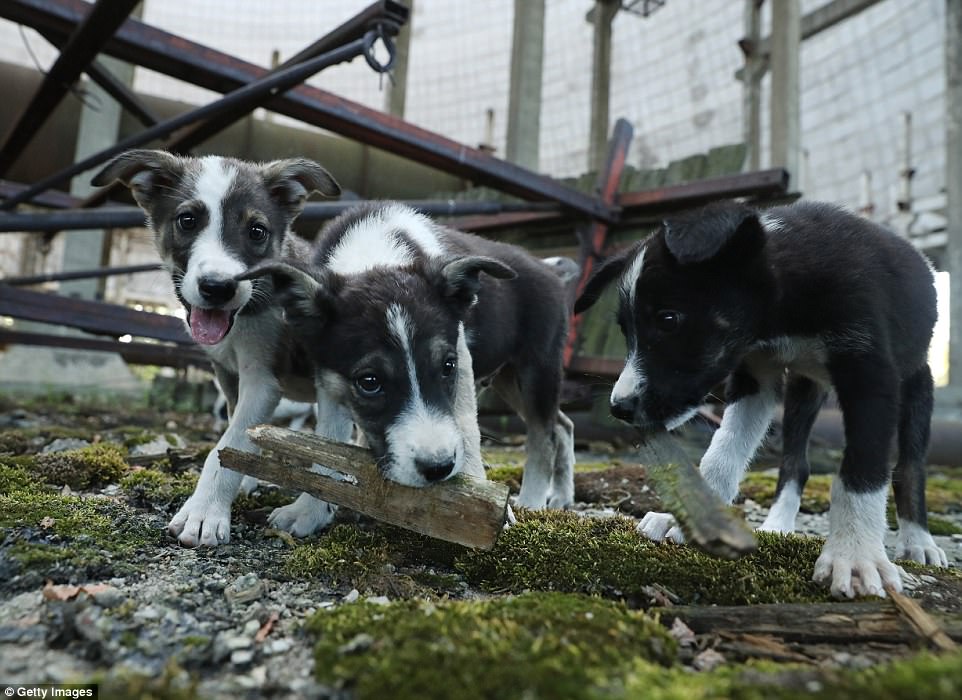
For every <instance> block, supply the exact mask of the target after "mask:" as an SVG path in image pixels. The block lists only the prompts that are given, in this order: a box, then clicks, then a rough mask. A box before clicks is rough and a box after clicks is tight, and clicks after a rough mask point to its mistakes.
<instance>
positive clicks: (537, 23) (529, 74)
mask: <svg viewBox="0 0 962 700" xmlns="http://www.w3.org/2000/svg"><path fill="white" fill-rule="evenodd" d="M543 57H544V0H514V32H513V35H512V39H511V87H510V92H509V95H508V138H507V145H506V148H505V151H506V153H505V157H506V158H507V159H508V160H509V161H511V162H512V163H516V164H518V165H521V166H523V167H525V168H529V169H530V170H537V169H538V141H539V137H540V133H541V72H542V63H543Z"/></svg>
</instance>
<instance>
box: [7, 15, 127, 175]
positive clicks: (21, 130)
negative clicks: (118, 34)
mask: <svg viewBox="0 0 962 700" xmlns="http://www.w3.org/2000/svg"><path fill="white" fill-rule="evenodd" d="M138 2H140V0H97V4H96V5H94V6H93V7H92V8H91V9H90V12H89V13H87V15H86V16H85V17H84V20H83V22H80V23H78V24H79V26H77V28H76V30H75V31H73V32H72V33H71V34H70V38H69V39H67V42H66V43H65V44H64V46H63V49H62V50H61V52H60V56H59V57H58V58H57V60H56V61H55V62H54V64H53V66H51V67H50V70H49V71H48V72H47V75H46V76H45V77H44V79H43V82H42V83H41V84H40V87H39V88H38V89H37V92H36V93H34V96H33V98H32V99H31V100H30V103H29V104H28V105H27V107H26V109H24V111H23V113H22V114H21V115H20V117H19V119H18V120H17V121H16V123H15V124H14V126H13V128H12V129H10V131H9V132H8V133H7V136H6V138H5V139H4V141H3V146H0V175H2V174H3V173H5V172H6V171H7V170H9V169H10V166H11V165H13V163H14V162H15V161H16V160H17V158H19V157H20V154H22V153H23V151H24V150H25V149H26V148H27V146H28V145H29V144H30V141H31V140H32V139H33V137H34V136H35V135H36V133H37V132H38V131H39V130H40V127H42V126H43V125H44V123H45V122H46V121H47V118H48V117H49V116H50V115H51V114H52V113H53V110H54V109H55V108H56V106H57V105H58V104H60V100H62V99H63V96H64V95H66V94H67V91H68V90H69V89H70V86H71V85H73V83H74V82H75V81H76V80H77V78H78V77H79V76H80V74H81V73H82V72H83V70H84V68H85V67H86V66H87V64H88V63H90V61H92V60H93V58H94V56H96V55H97V54H98V53H99V51H100V47H101V46H102V45H103V44H104V42H105V41H107V39H109V38H110V36H111V35H112V34H113V33H114V32H115V31H116V29H117V27H119V26H120V25H121V24H122V23H123V21H124V20H125V19H126V18H127V16H128V15H129V14H130V11H131V10H133V9H134V7H135V6H136V5H137V3H138Z"/></svg>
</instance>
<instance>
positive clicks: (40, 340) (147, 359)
mask: <svg viewBox="0 0 962 700" xmlns="http://www.w3.org/2000/svg"><path fill="white" fill-rule="evenodd" d="M0 344H9V345H34V346H41V347H47V348H73V349H76V350H99V351H101V352H115V353H117V354H119V355H120V356H121V357H122V358H124V361H125V362H128V363H130V364H134V365H160V366H162V367H176V368H178V369H184V368H186V367H203V368H209V367H210V360H209V359H208V357H207V355H206V354H205V353H204V351H203V350H201V349H200V348H191V347H186V346H184V345H166V344H164V345H162V344H160V343H137V342H132V343H122V342H120V341H118V340H104V339H102V338H85V337H83V336H76V335H59V334H53V333H29V332H26V331H12V330H8V329H6V328H0Z"/></svg>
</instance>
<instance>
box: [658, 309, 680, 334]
mask: <svg viewBox="0 0 962 700" xmlns="http://www.w3.org/2000/svg"><path fill="white" fill-rule="evenodd" d="M683 320H684V316H683V315H682V314H681V313H679V312H678V311H672V310H670V309H663V310H662V311H659V312H658V313H656V314H655V328H657V329H658V330H659V331H661V332H662V333H674V332H675V331H677V330H678V329H679V328H680V327H681V322H682V321H683Z"/></svg>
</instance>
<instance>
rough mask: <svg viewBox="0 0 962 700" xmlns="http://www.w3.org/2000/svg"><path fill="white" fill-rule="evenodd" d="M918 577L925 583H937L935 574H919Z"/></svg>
mask: <svg viewBox="0 0 962 700" xmlns="http://www.w3.org/2000/svg"><path fill="white" fill-rule="evenodd" d="M919 578H920V579H921V580H922V581H923V582H925V583H938V581H939V580H938V579H937V578H935V576H929V575H928V574H921V575H920V576H919Z"/></svg>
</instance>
